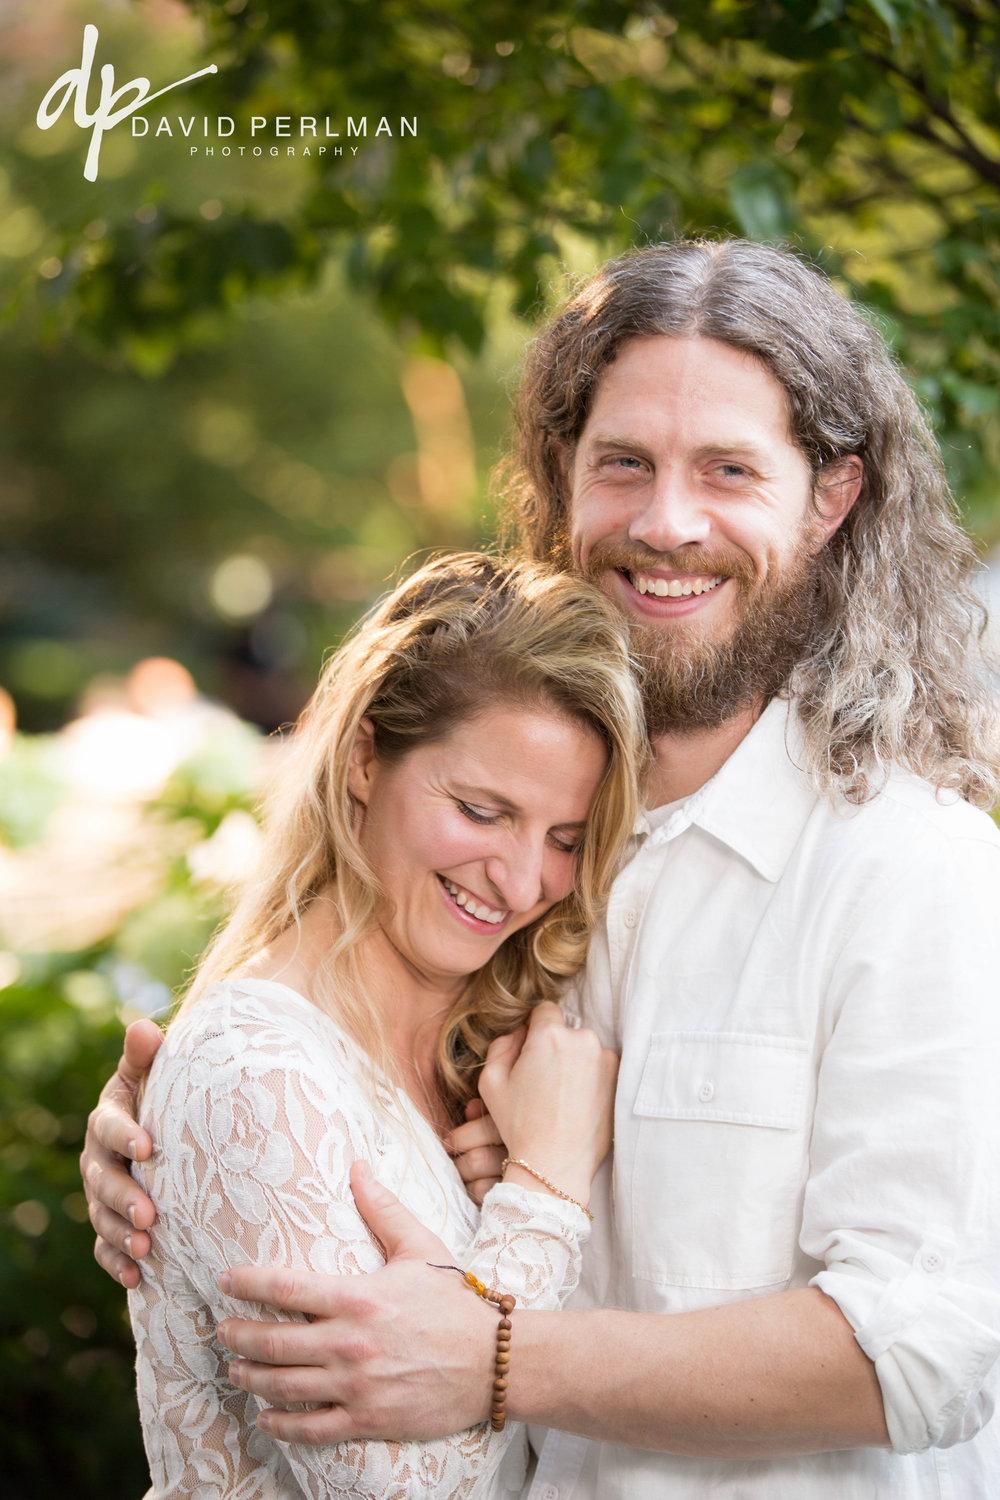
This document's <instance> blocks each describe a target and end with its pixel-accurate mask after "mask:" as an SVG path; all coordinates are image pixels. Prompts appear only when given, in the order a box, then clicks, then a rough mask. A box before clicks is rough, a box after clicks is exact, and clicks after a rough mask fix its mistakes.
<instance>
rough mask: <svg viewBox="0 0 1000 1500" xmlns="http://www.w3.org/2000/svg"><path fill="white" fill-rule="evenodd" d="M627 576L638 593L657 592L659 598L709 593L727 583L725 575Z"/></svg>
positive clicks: (679, 597) (677, 597)
mask: <svg viewBox="0 0 1000 1500" xmlns="http://www.w3.org/2000/svg"><path fill="white" fill-rule="evenodd" d="M625 577H626V578H627V579H628V581H629V583H630V584H631V585H632V587H633V588H634V589H635V591H636V593H637V594H655V595H656V597H657V598H658V599H687V598H689V597H690V596H691V595H692V594H708V593H710V592H711V591H712V589H716V588H718V586H719V584H720V583H725V581H726V579H725V575H724V574H722V573H715V574H713V575H711V576H709V575H708V574H705V575H703V576H696V577H687V578H656V577H654V576H653V575H652V574H651V573H626V574H625Z"/></svg>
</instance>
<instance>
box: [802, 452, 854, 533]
mask: <svg viewBox="0 0 1000 1500" xmlns="http://www.w3.org/2000/svg"><path fill="white" fill-rule="evenodd" d="M864 477H865V466H864V463H862V462H861V459H859V458H858V455H856V453H849V456H847V458H846V459H837V462H835V463H826V465H823V468H822V469H820V474H819V478H817V481H816V489H814V492H813V526H814V535H816V550H817V552H819V549H820V547H822V546H823V543H825V541H829V538H831V537H832V535H834V532H835V531H837V528H838V526H840V525H841V523H843V522H844V517H846V516H847V513H849V511H850V507H852V505H853V504H855V501H856V499H858V496H859V495H861V486H862V480H864Z"/></svg>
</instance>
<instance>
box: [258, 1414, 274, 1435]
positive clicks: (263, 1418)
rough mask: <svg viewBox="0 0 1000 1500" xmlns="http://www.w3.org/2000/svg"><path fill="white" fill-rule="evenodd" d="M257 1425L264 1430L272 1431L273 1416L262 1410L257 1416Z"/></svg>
mask: <svg viewBox="0 0 1000 1500" xmlns="http://www.w3.org/2000/svg"><path fill="white" fill-rule="evenodd" d="M257 1426H258V1427H259V1428H260V1429H261V1431H262V1432H270V1431H271V1418H270V1417H269V1416H268V1414H267V1412H266V1411H262V1412H261V1414H260V1416H259V1417H258V1418H257Z"/></svg>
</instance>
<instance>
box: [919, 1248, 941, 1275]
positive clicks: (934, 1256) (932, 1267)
mask: <svg viewBox="0 0 1000 1500" xmlns="http://www.w3.org/2000/svg"><path fill="white" fill-rule="evenodd" d="M920 1264H921V1265H922V1266H923V1268H924V1270H925V1271H940V1269H941V1257H940V1255H938V1253H937V1251H936V1250H925V1251H924V1253H923V1255H922V1256H921V1257H920Z"/></svg>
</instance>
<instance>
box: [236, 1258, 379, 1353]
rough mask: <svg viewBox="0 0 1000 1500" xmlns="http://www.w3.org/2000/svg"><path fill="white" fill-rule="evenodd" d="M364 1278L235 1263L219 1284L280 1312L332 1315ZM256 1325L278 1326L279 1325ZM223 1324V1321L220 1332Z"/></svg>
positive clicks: (242, 1299)
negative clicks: (322, 1274) (237, 1264)
mask: <svg viewBox="0 0 1000 1500" xmlns="http://www.w3.org/2000/svg"><path fill="white" fill-rule="evenodd" d="M362 1280H363V1278H362V1277H354V1278H351V1277H346V1276H321V1275H318V1274H317V1273H316V1272H315V1271H304V1272H301V1273H300V1272H298V1271H289V1270H287V1269H281V1268H277V1269H273V1270H272V1269H270V1268H269V1267H267V1266H233V1267H232V1269H231V1270H229V1271H225V1272H224V1273H223V1274H222V1276H221V1277H220V1278H219V1285H220V1286H221V1287H222V1290H223V1291H224V1292H226V1293H227V1294H228V1295H229V1296H231V1297H236V1298H237V1299H238V1300H239V1301H240V1302H261V1303H263V1305H264V1306H265V1307H275V1308H277V1309H278V1310H279V1311H280V1312H301V1313H308V1314H309V1315H310V1316H311V1317H317V1318H328V1317H333V1316H334V1315H335V1314H336V1313H337V1312H339V1311H341V1309H342V1304H343V1302H344V1300H345V1299H346V1298H349V1297H350V1295H351V1292H352V1291H353V1290H354V1287H355V1286H356V1285H357V1283H359V1282H361V1281H362ZM235 1321H237V1320H234V1319H232V1318H230V1319H228V1320H227V1322H226V1324H225V1326H226V1327H227V1328H229V1327H232V1326H233V1324H234V1322H235ZM252 1326H253V1327H260V1326H265V1327H268V1328H274V1327H277V1326H278V1325H276V1324H273V1323H268V1324H265V1325H260V1324H253V1325H252ZM291 1326H292V1327H295V1328H301V1327H304V1326H308V1325H303V1324H301V1323H296V1324H292V1325H291ZM222 1327H223V1325H222V1324H221V1323H220V1325H219V1328H220V1333H221V1329H222ZM226 1347H227V1348H228V1349H232V1348H233V1347H234V1346H233V1345H232V1344H227V1345H226ZM239 1352H240V1353H241V1354H247V1353H249V1350H245V1349H240V1351H239ZM256 1357H258V1358H259V1356H256Z"/></svg>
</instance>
